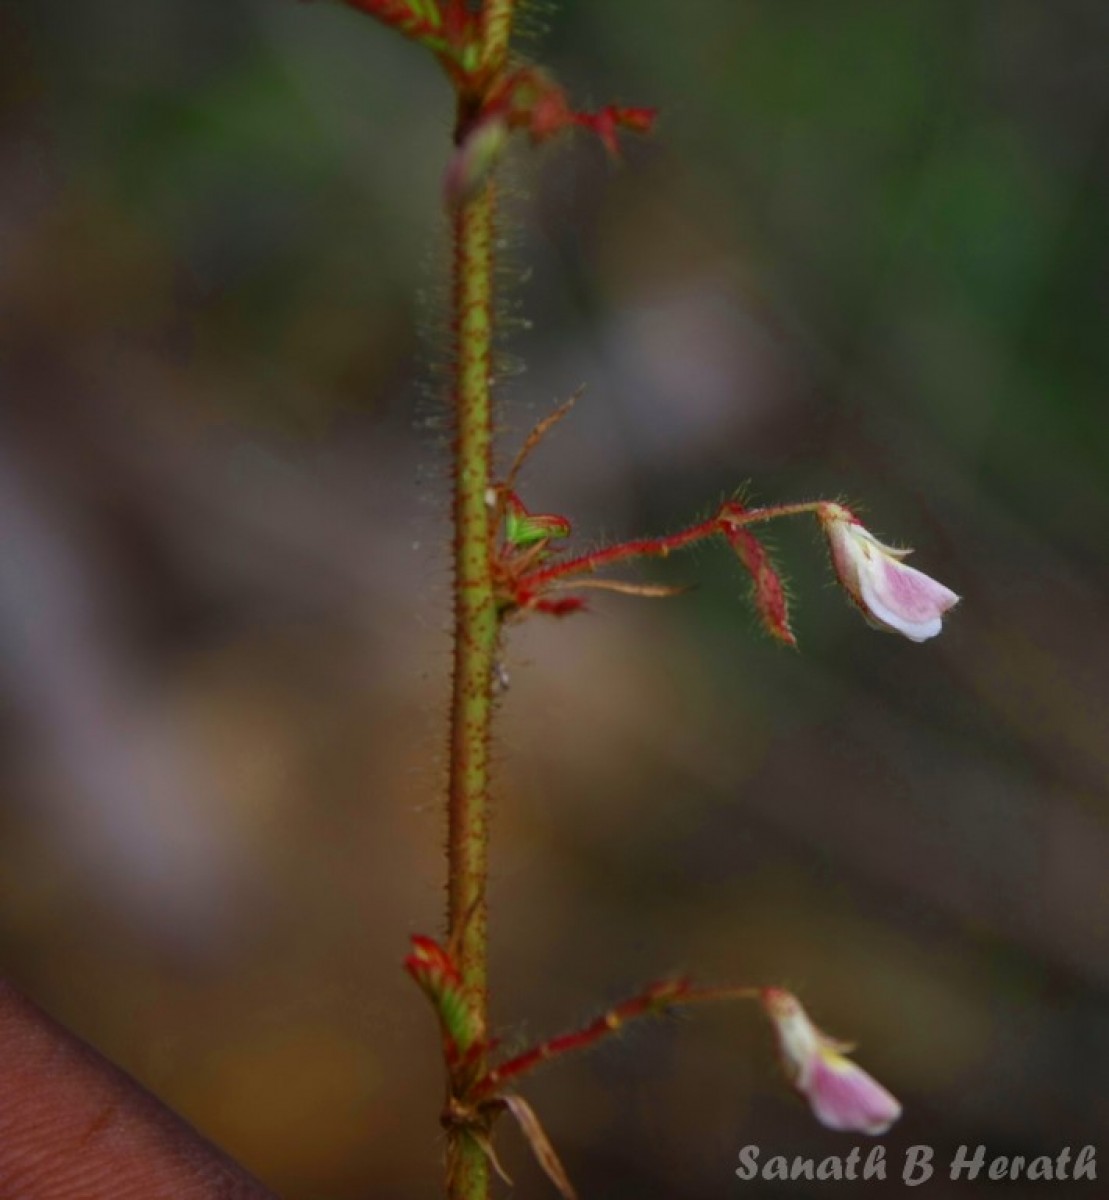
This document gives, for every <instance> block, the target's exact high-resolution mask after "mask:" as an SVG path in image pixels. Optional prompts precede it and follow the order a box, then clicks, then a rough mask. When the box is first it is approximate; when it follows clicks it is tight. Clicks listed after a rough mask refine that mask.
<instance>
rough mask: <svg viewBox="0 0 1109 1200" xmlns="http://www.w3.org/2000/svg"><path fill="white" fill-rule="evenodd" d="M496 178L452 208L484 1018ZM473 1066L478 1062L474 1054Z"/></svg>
mask: <svg viewBox="0 0 1109 1200" xmlns="http://www.w3.org/2000/svg"><path fill="white" fill-rule="evenodd" d="M493 210H494V194H493V187H492V185H491V184H487V185H486V186H485V187H484V188H483V189H482V190H481V192H480V193H479V194H478V195H477V196H475V197H474V198H473V199H472V200H470V201H469V202H468V203H466V204H464V205H463V206H462V207H461V208H460V209H459V210H458V212H457V213H456V215H455V218H454V246H455V259H454V284H453V305H454V322H455V397H454V401H455V422H456V426H455V462H454V529H455V544H454V550H455V556H454V569H455V580H454V591H455V610H454V678H453V687H452V697H451V729H450V781H449V791H448V809H447V811H448V832H447V854H448V882H447V900H448V913H447V920H448V924H449V927H450V939H451V945H452V947H453V948H454V953H455V957H456V962H457V964H458V969H459V972H460V974H461V976H462V980H463V983H464V984H465V986H466V990H467V992H468V994H469V995H470V997H471V998H472V1003H473V1004H474V1006H475V1008H476V1011H475V1014H474V1015H475V1018H476V1021H477V1023H478V1024H479V1026H480V1027H481V1028H485V1026H486V1025H487V1012H486V1010H487V954H486V898H485V885H486V875H487V857H488V811H489V729H490V722H491V719H492V712H493V698H492V678H493V664H494V656H495V654H496V647H497V631H498V621H497V610H496V605H495V603H494V597H493V573H492V556H491V553H490V550H491V545H492V537H493V526H492V519H491V512H490V508H489V505H488V502H487V492H488V490H489V486H490V482H491V478H490V477H491V444H492V405H491V397H490V384H489V379H490V373H491V369H492V332H493V247H492V241H493ZM475 1069H478V1070H480V1069H481V1068H480V1066H478V1065H477V1064H475ZM451 1137H452V1146H451V1153H450V1160H451V1164H452V1171H451V1179H450V1188H449V1195H450V1196H451V1198H452V1200H484V1198H485V1197H486V1196H487V1195H488V1187H489V1183H488V1166H487V1162H486V1157H485V1154H484V1152H483V1151H482V1150H481V1147H480V1146H479V1145H478V1143H477V1141H476V1140H475V1139H474V1138H473V1137H471V1136H470V1135H469V1134H468V1133H467V1132H466V1131H465V1130H464V1129H455V1130H452V1134H451Z"/></svg>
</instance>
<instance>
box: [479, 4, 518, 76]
mask: <svg viewBox="0 0 1109 1200" xmlns="http://www.w3.org/2000/svg"><path fill="white" fill-rule="evenodd" d="M515 7H516V0H484V2H483V3H482V6H481V47H482V49H481V65H482V66H483V67H484V68H485V71H486V72H487V73H488V74H489V75H493V74H495V73H496V72H498V71H502V70H503V69H504V66H505V63H506V61H507V59H508V43H509V39H510V38H511V35H512V14H513V10H514V9H515Z"/></svg>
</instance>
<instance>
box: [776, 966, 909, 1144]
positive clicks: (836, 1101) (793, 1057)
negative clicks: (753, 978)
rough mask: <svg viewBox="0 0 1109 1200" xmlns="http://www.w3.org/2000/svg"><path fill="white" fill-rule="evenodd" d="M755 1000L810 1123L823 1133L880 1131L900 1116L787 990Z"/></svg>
mask: <svg viewBox="0 0 1109 1200" xmlns="http://www.w3.org/2000/svg"><path fill="white" fill-rule="evenodd" d="M760 999H761V1000H762V1006H763V1008H764V1010H765V1011H766V1015H767V1016H768V1017H769V1018H770V1020H771V1022H772V1023H773V1025H774V1032H775V1033H776V1034H777V1037H778V1050H779V1052H780V1054H781V1059H782V1066H783V1068H784V1069H785V1072H786V1075H787V1077H788V1078H789V1081H790V1083H792V1084H793V1086H794V1087H795V1088H796V1089H797V1091H798V1092H800V1093H801V1095H802V1096H804V1097H805V1099H806V1100H808V1102H809V1105H810V1107H811V1108H812V1111H813V1115H814V1116H815V1117H816V1119H817V1120H818V1121H819V1122H820V1123H821V1124H822V1125H826V1126H827V1127H828V1128H829V1129H840V1130H849V1131H851V1132H853V1133H869V1134H879V1133H885V1132H886V1130H887V1129H889V1127H890V1126H891V1125H892V1124H893V1123H894V1121H896V1120H897V1118H898V1117H899V1116H900V1115H901V1105H900V1104H899V1103H898V1102H897V1100H896V1099H895V1098H894V1097H893V1096H892V1095H891V1094H890V1093H889V1092H887V1091H886V1089H885V1088H884V1087H882V1085H881V1084H880V1083H878V1081H877V1080H875V1079H874V1078H872V1077H871V1076H870V1075H868V1074H867V1073H866V1071H864V1070H863V1069H862V1067H860V1066H857V1065H856V1064H855V1063H853V1062H852V1061H851V1059H849V1058H848V1057H847V1052H848V1051H849V1050H850V1049H851V1047H850V1046H847V1045H844V1043H842V1042H837V1041H835V1040H834V1039H833V1038H830V1037H828V1036H827V1035H826V1034H824V1033H821V1031H820V1030H819V1029H817V1027H816V1026H815V1025H814V1024H813V1023H812V1021H811V1020H810V1019H809V1016H808V1014H807V1013H806V1012H805V1010H804V1009H803V1008H802V1007H801V1003H800V1001H799V1000H798V999H797V997H796V996H794V995H793V994H792V993H791V992H787V991H785V990H783V989H782V988H763V990H762V992H761V994H760Z"/></svg>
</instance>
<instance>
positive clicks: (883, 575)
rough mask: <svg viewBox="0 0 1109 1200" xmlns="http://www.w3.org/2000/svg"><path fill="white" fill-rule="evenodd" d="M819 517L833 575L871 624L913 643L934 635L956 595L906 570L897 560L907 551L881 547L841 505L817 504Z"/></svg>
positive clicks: (908, 552) (928, 578)
mask: <svg viewBox="0 0 1109 1200" xmlns="http://www.w3.org/2000/svg"><path fill="white" fill-rule="evenodd" d="M819 516H820V523H821V524H822V525H823V527H824V532H825V534H826V535H827V538H828V544H829V546H830V547H831V551H832V565H833V566H834V567H835V570H836V575H837V576H838V577H839V581H840V583H841V584H843V587H844V588H845V590H846V591H847V594H848V595H849V596H850V597H851V599H852V600H853V601H854V602H855V604H856V605H857V606H858V607H859V609H860V610H861V612H862V614H863V616H864V617H866V619H867V620H868V621H869V622H870V624H871V625H873V626H875V627H876V628H877V629H885V630H889V631H890V632H893V633H900V634H903V635H904V636H905V637H907V638H909V639H910V640H911V641H914V642H925V641H927V640H928V639H929V638H933V637H935V636H936V634H937V633H939V631H940V629H941V627H942V625H943V614H944V613H945V612H947V610H948V609H949V608H951V607H953V606H954V605H955V604H957V603H958V602H959V597H958V596H956V595H955V593H954V592H953V591H951V589H950V588H947V587H944V585H943V584H942V583H938V582H937V581H936V580H935V579H932V578H931V576H929V575H925V574H924V572H923V571H917V570H915V569H914V568H913V567H907V566H906V565H905V564H904V563H903V562H902V561H901V560H902V559H903V558H905V557H906V556H907V555H909V554H910V553H912V552H911V551H910V550H898V549H896V548H894V547H893V546H886V545H883V544H882V543H881V542H880V541H878V539H877V538H876V537H875V536H874V535H873V534H872V533H871V532H870V531H869V530H868V529H866V528H864V526H863V525H862V524H860V522H859V521H858V519H857V518H856V517H855V516H854V514H852V513H851V512H850V511H849V510H848V509H846V508H844V507H843V506H842V505H841V504H830V503H829V504H822V505H821V506H820V510H819Z"/></svg>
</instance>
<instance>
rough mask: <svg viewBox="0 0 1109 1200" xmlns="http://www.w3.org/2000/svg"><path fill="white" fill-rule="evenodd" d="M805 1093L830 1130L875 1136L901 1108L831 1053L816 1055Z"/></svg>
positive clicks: (862, 1073)
mask: <svg viewBox="0 0 1109 1200" xmlns="http://www.w3.org/2000/svg"><path fill="white" fill-rule="evenodd" d="M804 1090H805V1094H806V1096H807V1098H808V1101H809V1104H810V1105H811V1106H812V1110H813V1114H814V1116H815V1117H816V1119H817V1120H818V1121H819V1122H820V1123H821V1124H822V1125H826V1126H827V1127H828V1128H829V1129H840V1130H848V1131H850V1132H853V1133H869V1134H872V1135H877V1134H880V1133H885V1132H886V1130H887V1129H889V1127H890V1126H891V1125H892V1124H893V1123H894V1121H896V1120H897V1118H898V1117H899V1116H901V1105H900V1104H899V1103H898V1102H897V1100H896V1099H895V1098H894V1097H893V1096H892V1095H891V1094H890V1093H889V1092H888V1091H887V1090H886V1089H885V1088H884V1087H882V1085H881V1084H880V1083H879V1082H878V1081H877V1080H876V1079H875V1078H874V1077H873V1076H871V1075H869V1074H867V1072H866V1071H864V1070H863V1069H862V1067H860V1066H858V1065H856V1064H855V1063H853V1062H852V1061H851V1060H850V1059H848V1058H844V1057H843V1056H842V1055H841V1054H837V1053H836V1052H835V1051H833V1050H828V1049H824V1050H822V1052H821V1053H820V1054H819V1056H818V1057H817V1060H816V1062H815V1063H814V1065H813V1070H812V1072H811V1074H810V1076H809V1080H808V1086H807V1087H806V1088H805V1089H804Z"/></svg>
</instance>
